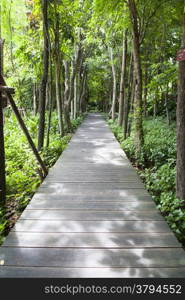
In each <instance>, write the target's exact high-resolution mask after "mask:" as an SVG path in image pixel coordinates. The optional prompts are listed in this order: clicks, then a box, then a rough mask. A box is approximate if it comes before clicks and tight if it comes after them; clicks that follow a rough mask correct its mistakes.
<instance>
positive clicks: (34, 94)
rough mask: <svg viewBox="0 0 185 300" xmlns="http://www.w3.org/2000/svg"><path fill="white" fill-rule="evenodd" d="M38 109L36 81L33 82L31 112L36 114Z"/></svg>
mask: <svg viewBox="0 0 185 300" xmlns="http://www.w3.org/2000/svg"><path fill="white" fill-rule="evenodd" d="M37 110H38V91H37V83H36V82H34V83H33V114H34V116H36V114H37Z"/></svg>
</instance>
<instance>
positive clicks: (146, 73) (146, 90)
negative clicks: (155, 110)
mask: <svg viewBox="0 0 185 300" xmlns="http://www.w3.org/2000/svg"><path fill="white" fill-rule="evenodd" d="M146 59H147V57H146ZM147 84H148V62H146V63H145V70H144V95H143V110H144V117H146V115H147V95H148V88H147Z"/></svg>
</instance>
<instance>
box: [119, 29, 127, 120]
mask: <svg viewBox="0 0 185 300" xmlns="http://www.w3.org/2000/svg"><path fill="white" fill-rule="evenodd" d="M126 61H127V30H124V32H123V53H122V65H121V79H120V91H119V114H118V124H119V126H122V124H123V113H124V96H125V77H126Z"/></svg>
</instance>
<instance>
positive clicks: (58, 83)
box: [54, 2, 64, 136]
mask: <svg viewBox="0 0 185 300" xmlns="http://www.w3.org/2000/svg"><path fill="white" fill-rule="evenodd" d="M55 22H56V24H55V51H54V61H55V84H56V101H57V112H58V122H59V123H58V125H59V133H60V135H61V136H63V135H64V125H63V119H62V92H61V65H62V60H61V51H60V33H59V13H58V12H57V4H56V2H55Z"/></svg>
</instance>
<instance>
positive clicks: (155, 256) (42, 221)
mask: <svg viewBox="0 0 185 300" xmlns="http://www.w3.org/2000/svg"><path fill="white" fill-rule="evenodd" d="M0 264H1V266H0V277H77V278H81V277H185V252H184V251H183V249H182V248H181V245H180V244H179V243H178V241H177V240H176V238H175V236H174V234H173V233H172V232H171V230H170V229H169V227H168V225H167V223H166V222H165V221H164V219H163V217H162V216H161V214H160V213H159V212H158V211H157V209H156V206H155V204H154V202H153V200H152V199H151V197H150V195H149V194H148V193H147V191H146V190H145V188H144V186H143V184H142V182H141V180H140V179H139V177H138V175H137V174H136V172H135V170H134V168H133V167H132V165H131V164H130V162H129V161H128V159H127V157H126V156H125V154H124V152H123V151H122V150H121V148H120V146H119V143H118V142H117V141H116V139H115V138H114V136H113V134H112V133H111V131H110V129H109V128H108V126H107V125H106V123H105V121H104V120H103V118H102V117H101V116H100V115H99V114H89V115H88V117H87V118H86V120H85V121H84V122H83V124H82V125H81V126H80V127H79V129H78V130H77V132H76V134H75V135H74V136H73V138H72V140H71V142H70V144H69V146H68V147H67V149H66V150H65V151H64V152H63V154H62V156H61V157H60V158H59V160H58V161H57V162H56V164H55V166H54V167H53V168H52V169H51V171H50V172H49V175H48V176H47V178H46V179H45V181H44V182H43V184H42V185H41V186H40V188H39V189H38V191H37V193H36V194H35V196H34V197H33V199H32V201H31V202H30V204H29V205H28V207H27V208H26V209H25V211H24V212H23V214H22V215H21V217H20V219H19V220H18V222H17V223H16V225H15V227H14V228H13V230H12V231H11V232H10V233H9V235H8V237H7V239H6V240H5V242H4V244H3V246H2V247H1V248H0Z"/></svg>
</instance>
